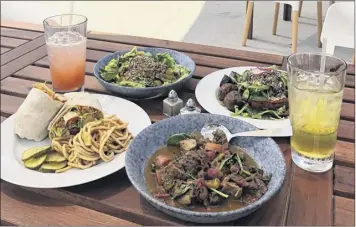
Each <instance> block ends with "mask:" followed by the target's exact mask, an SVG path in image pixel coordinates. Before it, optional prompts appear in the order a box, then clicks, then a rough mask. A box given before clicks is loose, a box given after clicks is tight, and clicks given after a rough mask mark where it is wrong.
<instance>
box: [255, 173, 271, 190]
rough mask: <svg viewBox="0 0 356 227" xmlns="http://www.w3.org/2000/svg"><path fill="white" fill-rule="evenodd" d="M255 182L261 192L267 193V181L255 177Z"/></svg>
mask: <svg viewBox="0 0 356 227" xmlns="http://www.w3.org/2000/svg"><path fill="white" fill-rule="evenodd" d="M255 182H256V184H257V186H258V188H259V190H260V191H261V193H262V194H265V193H266V192H267V190H268V189H267V186H266V184H265V182H263V181H262V180H261V179H259V178H257V177H255Z"/></svg>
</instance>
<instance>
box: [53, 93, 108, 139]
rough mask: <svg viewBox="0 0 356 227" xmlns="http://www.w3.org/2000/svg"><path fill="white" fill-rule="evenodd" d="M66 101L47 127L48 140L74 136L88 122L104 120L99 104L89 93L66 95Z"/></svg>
mask: <svg viewBox="0 0 356 227" xmlns="http://www.w3.org/2000/svg"><path fill="white" fill-rule="evenodd" d="M65 96H66V97H67V99H68V101H67V102H66V103H65V104H64V106H63V107H62V108H61V110H60V111H59V112H58V113H57V115H56V116H55V117H54V119H53V120H52V121H51V123H50V124H49V126H48V130H49V138H50V139H53V138H66V137H71V136H75V135H76V134H77V133H79V131H80V129H81V128H82V127H83V126H84V125H85V124H86V123H89V122H92V121H96V120H101V119H103V118H104V113H103V111H102V108H101V105H100V102H99V101H98V100H97V99H96V98H94V96H92V95H90V94H89V93H67V94H65Z"/></svg>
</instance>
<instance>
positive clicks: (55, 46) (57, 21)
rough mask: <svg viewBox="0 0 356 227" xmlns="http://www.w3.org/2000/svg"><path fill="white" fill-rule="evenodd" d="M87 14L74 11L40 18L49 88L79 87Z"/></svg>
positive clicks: (84, 55)
mask: <svg viewBox="0 0 356 227" xmlns="http://www.w3.org/2000/svg"><path fill="white" fill-rule="evenodd" d="M87 21H88V20H87V18H86V17H85V16H81V15H76V14H63V15H58V16H52V17H49V18H47V19H45V20H44V21H43V27H44V33H45V39H46V47H47V54H48V61H49V66H50V71H51V79H52V85H53V89H54V90H55V91H56V92H61V93H63V92H72V91H80V90H82V88H83V85H84V79H85V61H86V43H87V38H86V37H87Z"/></svg>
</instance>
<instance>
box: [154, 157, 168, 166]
mask: <svg viewBox="0 0 356 227" xmlns="http://www.w3.org/2000/svg"><path fill="white" fill-rule="evenodd" d="M171 161H172V159H171V158H170V157H168V156H166V155H158V156H157V157H156V160H155V165H156V166H157V167H163V166H166V165H168V164H169V163H170V162H171Z"/></svg>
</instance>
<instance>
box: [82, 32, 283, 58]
mask: <svg viewBox="0 0 356 227" xmlns="http://www.w3.org/2000/svg"><path fill="white" fill-rule="evenodd" d="M88 37H89V38H90V39H96V40H100V41H110V42H115V43H125V44H130V45H137V46H151V47H162V48H169V49H175V50H179V51H184V52H190V53H196V54H204V55H211V56H219V57H225V58H235V59H244V60H249V61H251V62H263V63H267V64H275V65H281V64H282V61H283V57H281V56H279V55H274V54H265V53H257V52H251V51H242V50H234V49H231V48H223V47H215V46H207V45H201V44H192V43H182V42H176V41H170V40H159V39H152V38H142V37H136V36H127V35H116V34H115V35H114V34H95V32H90V33H89V34H88Z"/></svg>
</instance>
